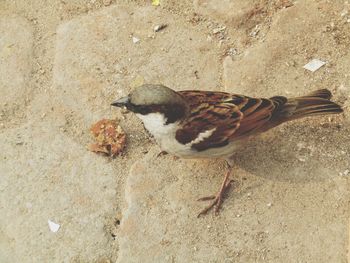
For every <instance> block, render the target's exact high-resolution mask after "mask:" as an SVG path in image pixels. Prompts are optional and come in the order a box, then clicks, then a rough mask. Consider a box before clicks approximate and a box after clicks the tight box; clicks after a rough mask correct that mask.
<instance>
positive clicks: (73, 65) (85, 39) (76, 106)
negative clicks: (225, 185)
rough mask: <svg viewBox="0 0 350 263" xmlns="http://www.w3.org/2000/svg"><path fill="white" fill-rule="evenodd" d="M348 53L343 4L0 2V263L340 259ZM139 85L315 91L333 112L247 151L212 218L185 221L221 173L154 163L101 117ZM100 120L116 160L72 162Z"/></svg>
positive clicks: (212, 164) (147, 147)
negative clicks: (326, 94) (313, 65)
mask: <svg viewBox="0 0 350 263" xmlns="http://www.w3.org/2000/svg"><path fill="white" fill-rule="evenodd" d="M160 24H167V25H168V26H167V27H166V28H165V29H163V30H162V31H160V32H154V31H153V28H154V26H156V25H160ZM133 37H136V38H138V39H139V40H140V41H139V42H137V43H133ZM349 46H350V4H349V3H348V1H340V0H335V1H327V0H318V1H311V0H310V1H288V0H285V1H277V0H273V1H268V0H237V1H233V0H232V1H230V0H194V1H193V2H191V1H175V0H161V1H160V6H152V5H151V3H150V1H141V0H137V1H127V0H125V1H124V0H119V1H112V0H103V1H102V0H90V1H82V0H72V1H68V0H60V1H53V0H50V1H44V0H35V1H27V0H16V1H13V0H3V1H0V87H1V89H0V95H1V102H0V146H1V153H0V160H1V163H0V174H1V177H0V262H100V263H102V262H104V263H107V262H122V263H124V262H318V263H320V262H347V261H348V259H349V258H348V248H349V243H348V238H349V201H350V195H349V182H350V180H349V177H350V157H349V156H350V109H349V106H350V53H349ZM314 58H317V59H321V60H323V61H325V62H327V63H326V65H325V66H323V67H322V68H320V69H319V70H317V71H316V72H314V73H312V72H309V71H307V70H305V69H303V65H305V64H306V63H307V62H309V61H310V60H311V59H314ZM142 83H163V84H165V85H167V86H169V87H172V88H174V89H176V90H181V89H207V90H223V91H228V92H236V93H242V94H246V95H251V96H266V97H268V96H273V95H285V96H297V95H302V94H305V93H307V92H310V91H312V90H315V89H319V88H328V89H330V90H331V91H332V92H333V93H334V100H336V101H337V102H339V103H340V104H341V105H343V106H344V111H345V112H344V114H341V115H339V116H331V117H328V116H326V117H317V118H310V119H304V120H301V121H295V122H292V123H289V124H285V125H282V126H281V127H278V128H276V129H274V130H272V131H270V132H268V133H266V134H264V135H262V136H260V137H258V138H256V140H253V141H252V142H250V143H249V144H248V145H247V147H246V148H245V149H243V150H242V152H240V153H237V154H236V155H235V164H236V165H235V168H234V175H235V187H234V189H233V190H232V191H231V192H230V195H229V198H228V199H227V201H226V202H225V204H224V208H223V210H222V212H221V214H220V215H219V216H214V215H212V214H209V215H207V216H206V217H203V218H200V219H197V218H196V215H197V213H198V211H200V210H201V209H202V208H203V206H204V205H205V204H204V203H200V202H197V201H196V199H197V198H199V197H201V196H205V195H208V194H211V193H213V192H215V191H216V190H217V189H218V187H219V185H220V183H221V180H222V175H223V173H224V172H225V168H226V167H225V164H224V162H222V161H220V160H210V161H203V160H202V161H201V160H176V159H174V158H173V157H172V156H169V155H166V156H160V157H157V155H158V153H159V148H158V147H157V146H156V145H155V144H154V142H153V141H152V139H151V138H150V137H149V136H148V134H147V133H146V132H145V131H144V130H143V127H142V125H141V123H140V122H139V121H138V120H137V119H136V117H135V116H133V115H132V114H128V113H125V112H121V111H120V110H117V109H114V108H113V109H112V108H111V107H110V106H109V104H110V102H111V101H113V100H114V99H116V98H118V97H120V96H122V95H126V94H127V93H128V92H129V91H130V90H131V89H133V88H134V87H136V86H138V85H140V84H142ZM102 118H118V119H120V121H121V125H122V127H123V128H124V130H125V131H126V133H127V134H128V145H127V148H126V151H125V153H124V154H123V155H122V156H118V157H117V158H115V159H109V158H106V157H103V156H99V155H96V154H94V153H91V152H89V151H88V150H87V145H88V144H89V143H90V142H91V141H92V137H91V135H90V132H89V127H90V126H91V125H92V124H93V123H94V122H96V121H97V120H100V119H102ZM48 220H52V221H53V222H55V223H58V224H60V229H59V230H58V231H57V232H56V233H53V232H51V231H50V229H49V227H48Z"/></svg>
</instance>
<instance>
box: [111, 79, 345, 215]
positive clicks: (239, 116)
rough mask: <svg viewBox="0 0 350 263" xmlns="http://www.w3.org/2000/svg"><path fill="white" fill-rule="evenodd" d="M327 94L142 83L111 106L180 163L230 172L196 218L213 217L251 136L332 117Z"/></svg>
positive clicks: (335, 109) (334, 108)
mask: <svg viewBox="0 0 350 263" xmlns="http://www.w3.org/2000/svg"><path fill="white" fill-rule="evenodd" d="M331 96H332V94H331V92H330V91H329V90H327V89H321V90H316V91H314V92H312V93H310V94H308V95H306V96H302V97H295V98H286V97H283V96H275V97H271V98H252V97H248V96H244V95H238V94H231V93H226V92H219V91H202V90H184V91H174V90H172V89H170V88H168V87H166V86H163V85H158V84H157V85H155V84H145V85H142V86H139V87H137V88H135V89H134V90H133V91H132V92H131V93H130V94H129V95H128V96H126V97H123V98H120V99H118V100H116V101H114V102H113V103H112V104H111V105H112V106H116V107H125V108H126V109H128V110H129V111H131V112H134V113H135V114H136V116H137V117H138V118H140V119H141V121H142V122H143V124H144V127H145V128H146V129H147V130H148V131H149V133H150V134H151V135H152V136H153V137H154V138H155V140H156V142H157V143H158V144H159V146H160V148H161V150H162V151H164V152H167V153H170V154H173V155H175V156H177V157H180V158H221V159H225V160H226V161H227V163H228V165H229V169H228V171H227V172H226V174H225V176H224V180H223V182H222V184H221V187H220V189H219V191H218V193H217V194H216V195H213V196H209V197H204V198H200V199H199V200H202V201H203V200H212V201H211V203H210V204H209V205H208V206H207V207H206V208H204V209H203V210H202V211H201V212H200V213H199V214H198V217H199V216H201V215H204V214H206V213H207V212H208V211H209V210H211V209H212V208H214V210H215V213H216V214H217V213H218V212H219V210H220V208H221V206H222V203H223V200H224V194H225V192H226V191H227V190H228V189H229V188H230V186H231V183H232V180H230V174H231V170H232V165H233V163H232V158H230V157H232V155H233V154H234V153H236V152H237V151H238V150H239V148H240V147H242V146H243V145H244V143H245V142H246V141H247V139H248V138H250V137H251V136H254V135H257V134H260V133H262V132H265V131H267V130H269V129H271V128H274V127H276V126H278V125H280V124H282V123H284V122H287V121H292V120H296V119H300V118H303V117H308V116H316V115H322V114H336V113H341V112H343V110H342V108H341V107H340V106H339V105H338V104H336V103H334V102H332V101H330V99H331Z"/></svg>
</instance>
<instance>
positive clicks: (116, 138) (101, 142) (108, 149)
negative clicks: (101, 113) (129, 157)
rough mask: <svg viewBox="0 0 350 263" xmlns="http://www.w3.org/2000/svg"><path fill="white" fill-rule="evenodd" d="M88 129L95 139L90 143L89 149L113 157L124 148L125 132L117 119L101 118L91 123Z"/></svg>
mask: <svg viewBox="0 0 350 263" xmlns="http://www.w3.org/2000/svg"><path fill="white" fill-rule="evenodd" d="M90 131H91V133H92V135H93V136H94V137H95V140H96V143H93V144H90V146H89V150H90V151H92V152H96V153H104V154H105V155H108V156H111V157H115V156H117V155H118V154H120V153H121V152H122V151H123V150H124V148H125V144H126V134H125V132H124V131H123V129H122V128H121V127H120V126H119V124H118V121H117V120H108V119H102V120H100V121H98V122H97V123H95V124H94V125H92V126H91V128H90Z"/></svg>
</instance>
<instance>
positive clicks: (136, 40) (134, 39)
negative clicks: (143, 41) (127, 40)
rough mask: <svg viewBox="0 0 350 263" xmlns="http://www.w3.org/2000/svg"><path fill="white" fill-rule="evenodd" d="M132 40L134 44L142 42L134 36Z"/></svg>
mask: <svg viewBox="0 0 350 263" xmlns="http://www.w3.org/2000/svg"><path fill="white" fill-rule="evenodd" d="M132 42H133V43H134V44H136V43H138V42H140V39H139V38H137V37H132Z"/></svg>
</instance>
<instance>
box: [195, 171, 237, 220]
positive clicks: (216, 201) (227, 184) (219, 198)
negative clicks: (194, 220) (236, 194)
mask: <svg viewBox="0 0 350 263" xmlns="http://www.w3.org/2000/svg"><path fill="white" fill-rule="evenodd" d="M229 177H230V172H227V173H226V175H225V179H224V181H223V182H222V185H221V188H220V191H219V192H218V193H217V195H212V196H206V197H202V198H199V199H198V201H208V200H213V201H212V202H211V203H210V205H209V206H207V207H206V208H204V209H203V210H202V211H201V212H200V213H199V214H198V216H197V217H200V216H202V215H205V214H207V213H208V212H209V211H210V210H211V209H212V208H214V212H215V214H216V215H218V214H219V211H220V208H221V205H222V203H223V202H224V198H225V194H226V193H227V191H228V190H229V189H230V188H231V185H232V182H233V180H230V179H229Z"/></svg>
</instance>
